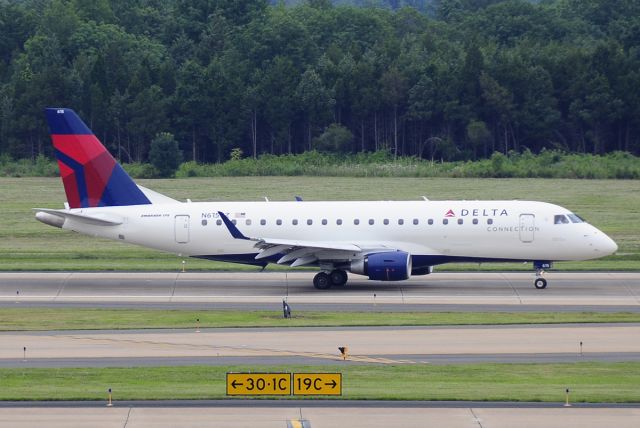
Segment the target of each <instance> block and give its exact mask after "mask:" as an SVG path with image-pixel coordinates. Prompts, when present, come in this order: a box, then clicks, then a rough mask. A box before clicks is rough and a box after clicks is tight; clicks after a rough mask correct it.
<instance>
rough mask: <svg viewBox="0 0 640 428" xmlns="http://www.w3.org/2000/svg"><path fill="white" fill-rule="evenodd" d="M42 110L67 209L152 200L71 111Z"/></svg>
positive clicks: (120, 204) (135, 203)
mask: <svg viewBox="0 0 640 428" xmlns="http://www.w3.org/2000/svg"><path fill="white" fill-rule="evenodd" d="M45 111H46V114H47V122H48V123H49V131H50V133H51V139H52V140H53V147H54V149H55V155H56V158H57V159H58V166H59V167H60V176H61V177H62V182H63V184H64V190H65V192H66V194H67V202H68V203H69V207H70V208H90V207H105V206H106V207H109V206H124V205H144V204H150V203H151V201H149V199H148V198H147V197H146V196H145V195H144V193H143V192H142V191H141V190H140V188H139V187H138V186H137V185H136V184H135V183H134V182H133V180H132V179H131V177H129V175H128V174H127V173H126V172H125V170H124V169H122V167H121V166H120V165H119V164H118V162H116V160H115V159H114V158H113V156H111V154H109V152H108V151H107V149H106V148H105V147H104V146H103V145H102V143H100V140H98V138H97V137H96V136H95V135H94V134H93V132H91V130H90V129H89V128H88V127H87V125H85V124H84V122H83V121H82V119H80V117H78V115H77V114H76V113H75V112H74V111H73V110H71V109H68V108H47V109H45Z"/></svg>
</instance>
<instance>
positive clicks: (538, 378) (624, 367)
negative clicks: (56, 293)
mask: <svg viewBox="0 0 640 428" xmlns="http://www.w3.org/2000/svg"><path fill="white" fill-rule="evenodd" d="M228 371H241V372H246V371H256V372H269V371H273V372H279V371H285V372H316V373H317V372H336V371H340V372H342V373H343V397H342V398H343V399H359V400H478V401H548V402H562V401H563V400H564V391H565V389H566V388H569V389H570V390H571V400H572V401H574V402H605V403H609V402H640V363H639V362H629V363H590V362H585V363H569V364H566V363H563V364H470V365H455V366H453V365H452V366H430V365H426V364H425V365H423V364H419V365H403V366H386V365H385V366H381V365H375V366H369V365H367V366H348V365H346V366H344V367H340V366H338V367H336V366H250V367H246V366H212V367H210V366H192V367H131V368H64V369H0V384H1V385H2V388H0V400H106V397H107V389H108V388H112V389H113V394H114V398H115V400H163V399H220V398H225V373H226V372H228Z"/></svg>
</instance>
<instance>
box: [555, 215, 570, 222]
mask: <svg viewBox="0 0 640 428" xmlns="http://www.w3.org/2000/svg"><path fill="white" fill-rule="evenodd" d="M568 223H569V219H568V218H567V217H566V216H565V215H563V214H558V215H556V216H554V217H553V224H568Z"/></svg>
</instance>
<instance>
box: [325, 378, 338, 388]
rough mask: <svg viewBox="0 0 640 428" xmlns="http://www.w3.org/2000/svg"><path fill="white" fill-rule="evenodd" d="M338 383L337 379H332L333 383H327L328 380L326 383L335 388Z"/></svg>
mask: <svg viewBox="0 0 640 428" xmlns="http://www.w3.org/2000/svg"><path fill="white" fill-rule="evenodd" d="M337 384H338V383H337V382H336V381H335V380H332V381H331V383H326V382H325V385H331V388H332V389H333V388H335V387H336V385H337Z"/></svg>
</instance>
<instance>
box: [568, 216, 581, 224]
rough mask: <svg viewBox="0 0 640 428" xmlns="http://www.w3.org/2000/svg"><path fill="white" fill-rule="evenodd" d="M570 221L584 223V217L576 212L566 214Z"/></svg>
mask: <svg viewBox="0 0 640 428" xmlns="http://www.w3.org/2000/svg"><path fill="white" fill-rule="evenodd" d="M567 217H569V219H571V222H572V223H584V219H583V218H582V217H580V216H579V215H577V214H567Z"/></svg>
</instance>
